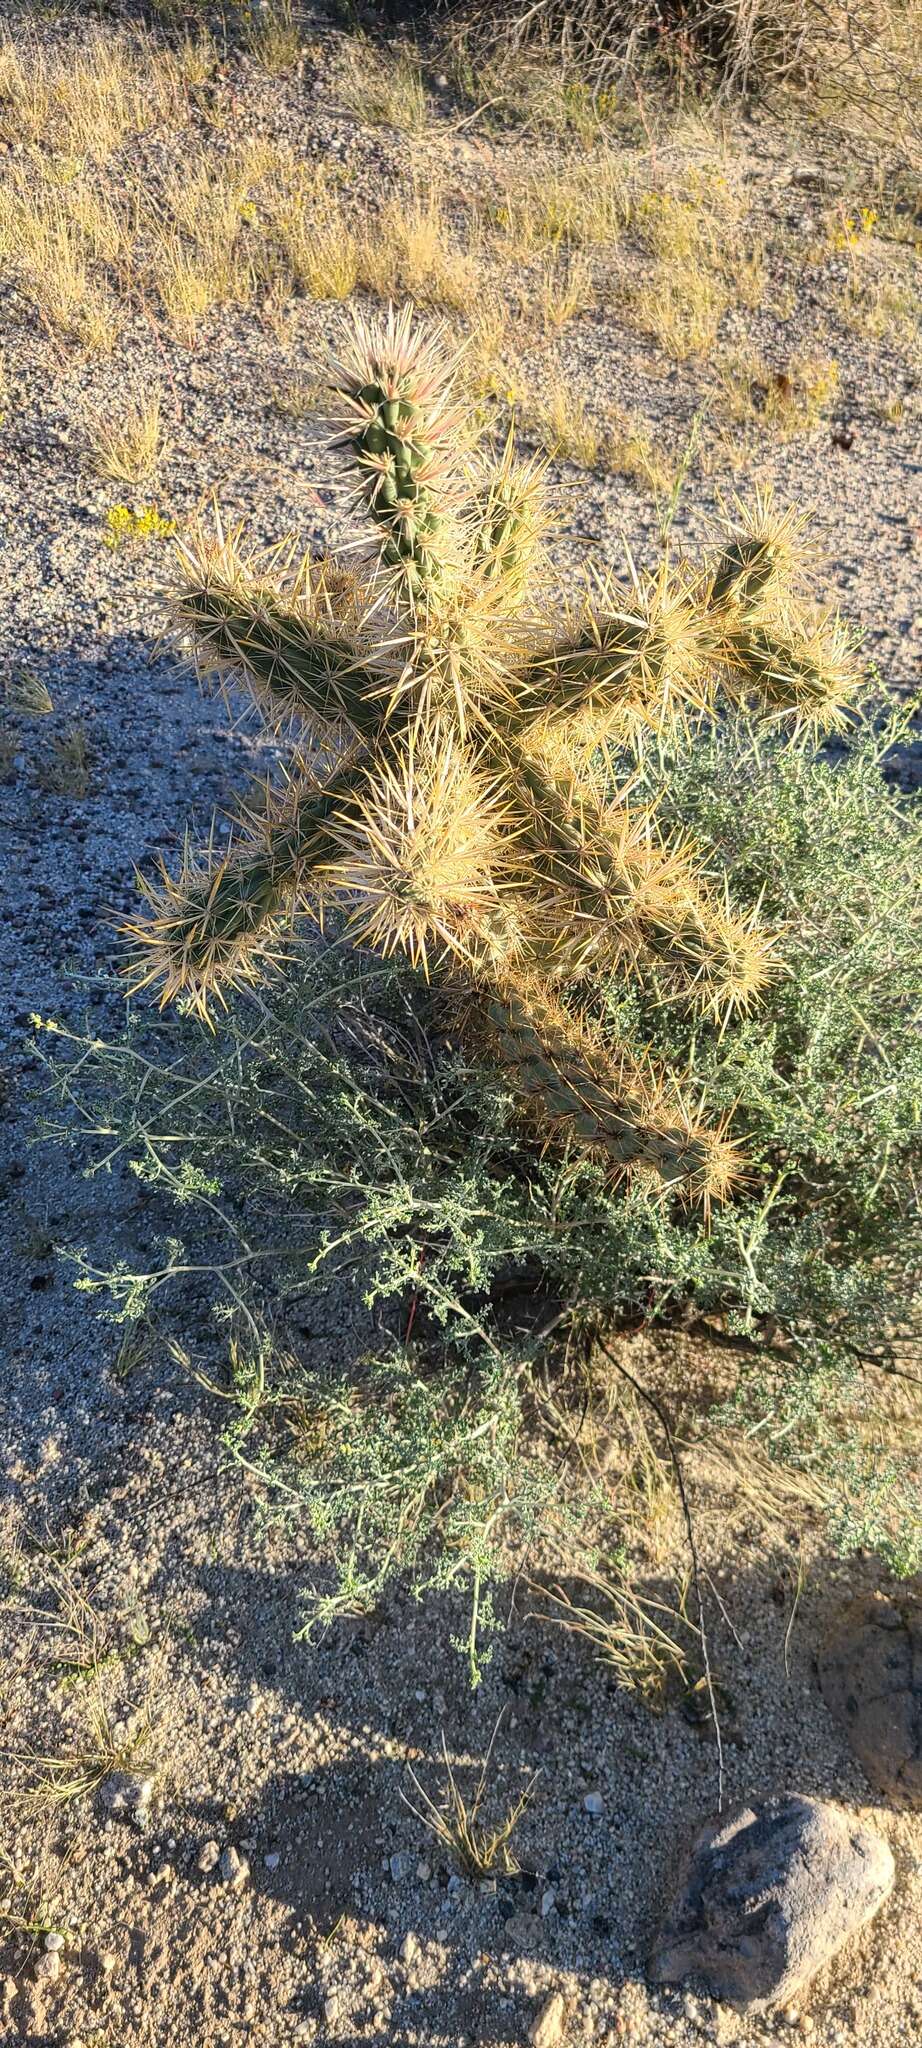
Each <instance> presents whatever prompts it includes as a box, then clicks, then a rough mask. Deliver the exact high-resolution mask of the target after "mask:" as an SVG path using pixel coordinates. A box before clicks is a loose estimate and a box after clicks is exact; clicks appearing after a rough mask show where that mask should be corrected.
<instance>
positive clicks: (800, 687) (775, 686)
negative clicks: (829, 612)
mask: <svg viewBox="0 0 922 2048" xmlns="http://www.w3.org/2000/svg"><path fill="white" fill-rule="evenodd" d="M724 651H725V658H726V663H727V681H728V684H729V685H730V687H731V688H734V689H735V690H736V692H737V693H742V694H744V695H745V694H746V693H747V692H751V693H752V694H753V695H754V696H756V697H757V698H758V699H759V701H760V703H761V705H762V706H763V708H764V709H765V710H766V711H768V712H774V713H776V714H777V715H778V716H779V717H787V716H789V715H790V714H791V713H794V714H795V715H796V717H797V718H798V719H799V720H800V721H802V722H803V723H804V724H809V725H814V726H817V727H819V728H821V729H822V728H826V729H829V728H833V727H836V726H839V725H841V724H842V722H843V719H844V717H845V714H846V712H847V709H848V706H849V703H850V702H851V699H852V698H853V696H854V694H855V690H856V687H857V683H858V671H857V667H856V663H855V659H854V653H853V649H852V645H851V641H850V639H849V635H848V633H847V632H846V631H845V629H844V627H843V626H842V624H841V622H840V621H839V620H838V619H833V620H827V621H826V622H825V626H824V627H821V628H817V630H816V631H815V632H814V633H812V634H811V635H809V636H804V637H803V638H800V639H795V638H789V637H788V636H787V635H786V634H782V633H773V632H771V631H770V630H769V629H768V628H767V627H765V626H750V627H748V628H745V629H741V630H739V631H737V632H733V633H729V634H728V635H727V639H726V642H725V649H724Z"/></svg>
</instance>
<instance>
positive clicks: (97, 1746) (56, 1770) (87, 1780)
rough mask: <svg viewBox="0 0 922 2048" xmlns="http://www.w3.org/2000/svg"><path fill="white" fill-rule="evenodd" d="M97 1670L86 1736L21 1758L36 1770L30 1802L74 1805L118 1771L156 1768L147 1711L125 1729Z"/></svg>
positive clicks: (138, 1771)
mask: <svg viewBox="0 0 922 2048" xmlns="http://www.w3.org/2000/svg"><path fill="white" fill-rule="evenodd" d="M93 1676H94V1683H93V1696H92V1698H91V1700H90V1702H89V1705H88V1707H87V1710H86V1714H85V1729H86V1733H85V1736H84V1738H83V1740H82V1741H80V1742H79V1743H78V1744H77V1745H76V1746H75V1747H74V1748H73V1749H71V1750H65V1751H64V1752H63V1753H62V1754H60V1755H55V1754H48V1755H42V1754H34V1753H33V1754H30V1755H28V1756H27V1757H25V1758H23V1759H22V1761H23V1762H24V1763H26V1764H27V1765H28V1767H29V1769H30V1771H31V1774H32V1784H31V1786H30V1789H29V1793H28V1795H27V1803H28V1804H29V1805H30V1806H33V1807H37V1808H39V1809H48V1808H49V1807H50V1808H54V1807H60V1806H69V1805H70V1804H71V1802H72V1801H73V1800H75V1799H87V1798H90V1797H92V1794H93V1793H94V1792H97V1791H98V1790H99V1787H100V1785H102V1784H103V1783H104V1782H105V1780H106V1778H109V1777H111V1776H112V1775H113V1774H114V1773H115V1772H117V1771H131V1772H137V1773H140V1772H148V1771H150V1769H151V1768H152V1763H151V1750H150V1721H149V1719H148V1717H147V1716H146V1715H142V1716H141V1717H140V1720H139V1721H137V1722H136V1724H135V1725H134V1726H133V1727H131V1726H129V1727H128V1728H126V1729H125V1731H124V1732H121V1731H120V1729H119V1728H118V1727H117V1725H116V1724H115V1723H114V1722H113V1720H112V1717H111V1715H110V1713H109V1711H108V1709H107V1707H106V1704H105V1701H104V1699H103V1696H102V1690H101V1686H100V1683H99V1673H98V1672H96V1673H95V1674H94V1675H93Z"/></svg>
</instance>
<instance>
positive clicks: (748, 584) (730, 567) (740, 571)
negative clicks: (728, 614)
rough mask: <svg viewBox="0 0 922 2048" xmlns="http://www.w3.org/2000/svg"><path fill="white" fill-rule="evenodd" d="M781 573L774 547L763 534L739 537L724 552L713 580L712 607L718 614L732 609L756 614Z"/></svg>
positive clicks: (711, 589) (733, 539) (747, 534)
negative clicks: (726, 608)
mask: <svg viewBox="0 0 922 2048" xmlns="http://www.w3.org/2000/svg"><path fill="white" fill-rule="evenodd" d="M777 573H778V564H777V562H776V559H775V554H774V551H773V549H772V546H771V543H770V541H769V540H767V539H766V538H765V537H764V536H763V535H762V534H758V533H740V534H736V535H734V537H733V538H732V539H731V540H730V541H728V543H727V546H726V547H725V548H724V549H723V550H722V552H721V555H720V557H719V560H718V562H717V566H716V568H715V570H714V574H713V577H712V580H711V588H710V593H709V597H710V603H711V604H712V605H713V606H714V608H715V609H716V610H720V609H723V608H724V607H725V606H726V607H733V608H734V609H738V610H739V611H741V612H743V613H748V612H752V611H754V610H755V609H756V608H757V607H758V606H759V604H760V603H761V602H762V601H763V600H764V598H765V596H766V594H767V592H768V590H769V588H770V586H771V584H772V583H773V581H774V579H775V577H776V575H777Z"/></svg>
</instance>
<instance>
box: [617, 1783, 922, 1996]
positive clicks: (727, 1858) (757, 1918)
mask: <svg viewBox="0 0 922 2048" xmlns="http://www.w3.org/2000/svg"><path fill="white" fill-rule="evenodd" d="M892 1883H893V1858H892V1856H891V1854H890V1851H889V1849H888V1848H887V1845H886V1842H883V1841H881V1838H880V1836H879V1835H876V1834H875V1833H874V1831H873V1829H871V1828H868V1827H864V1826H862V1825H860V1824H859V1823H858V1822H857V1821H854V1820H852V1819H851V1818H850V1816H849V1815H847V1814H843V1813H840V1812H839V1810H838V1809H837V1808H836V1807H834V1806H828V1805H826V1804H825V1803H824V1802H823V1801H822V1800H818V1799H805V1798H800V1797H799V1796H798V1795H797V1794H793V1793H792V1794H789V1795H785V1796H784V1797H783V1798H780V1799H765V1800H762V1801H760V1802H759V1804H758V1805H753V1806H738V1807H736V1808H735V1809H734V1811H733V1812H732V1813H728V1814H721V1815H720V1816H719V1817H718V1818H717V1819H716V1820H713V1821H709V1822H708V1824H707V1826H706V1827H705V1828H703V1829H702V1831H701V1833H700V1835H699V1836H698V1838H697V1840H696V1841H695V1843H694V1844H693V1846H692V1849H691V1852H690V1854H689V1856H688V1858H687V1861H686V1863H685V1866H684V1869H683V1871H682V1873H681V1877H680V1881H679V1888H678V1891H677V1894H676V1898H675V1901H674V1903H673V1906H672V1909H671V1911H670V1913H669V1915H668V1918H667V1920H666V1923H665V1925H664V1927H663V1929H662V1932H661V1934H660V1937H659V1941H658V1943H657V1946H656V1949H655V1951H654V1954H653V1957H652V1960H651V1965H650V1975H651V1977H652V1978H653V1980H654V1982H655V1983H659V1984H674V1983H677V1982H679V1981H681V1979H682V1978H683V1977H697V1978H700V1979H701V1981H702V1982H703V1983H704V1984H705V1985H706V1986H707V1989H708V1990H709V1992H710V1993H711V1996H712V1997H714V1998H720V1999H724V2000H726V2002H727V2004H729V2005H734V2006H736V2007H737V2009H738V2010H740V2011H747V2010H748V2011H752V2010H755V2011H760V2010H762V2009H764V2008H765V2007H766V2006H770V2005H784V2004H786V2003H787V2001H788V2000H789V1999H791V1998H793V1997H794V1995H795V1993H797V1992H799V1991H801V1990H802V1989H803V1987H804V1985H805V1984H808V1983H809V1981H810V1978H811V1977H814V1976H815V1975H816V1972H817V1970H820V1969H822V1967H823V1964H824V1963H828V1961H829V1959H830V1957H831V1956H834V1955H835V1954H836V1953H837V1951H838V1950H839V1949H840V1948H842V1946H843V1944H844V1943H845V1942H846V1941H848V1939H849V1937H850V1936H851V1935H853V1934H856V1933H857V1931H858V1929H859V1928H860V1927H864V1926H865V1925H866V1923H867V1921H868V1920H871V1919H872V1918H873V1916H874V1914H875V1913H876V1912H877V1910H878V1907H879V1906H881V1905H882V1903H883V1901H884V1899H885V1898H886V1896H887V1893H888V1892H889V1890H890V1887H891V1885H892Z"/></svg>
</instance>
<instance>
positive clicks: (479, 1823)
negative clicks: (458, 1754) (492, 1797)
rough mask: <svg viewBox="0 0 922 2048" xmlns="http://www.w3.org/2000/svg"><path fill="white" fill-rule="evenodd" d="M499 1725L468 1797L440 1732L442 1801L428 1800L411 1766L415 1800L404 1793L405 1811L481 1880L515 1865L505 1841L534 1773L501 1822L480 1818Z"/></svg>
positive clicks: (525, 1800) (508, 1874) (528, 1796)
mask: <svg viewBox="0 0 922 2048" xmlns="http://www.w3.org/2000/svg"><path fill="white" fill-rule="evenodd" d="M500 1718H501V1717H500ZM498 1727H499V1721H497V1723H496V1727H494V1730H493V1734H492V1735H491V1737H490V1743H489V1747H488V1749H487V1753H486V1756H485V1757H484V1760H483V1763H482V1765H481V1768H480V1773H479V1776H478V1778H477V1782H476V1784H475V1787H474V1791H473V1794H472V1796H471V1799H470V1801H468V1800H466V1799H465V1797H464V1794H463V1793H462V1791H461V1789H460V1787H459V1785H458V1781H457V1779H456V1777H455V1774H454V1770H453V1768H452V1765H451V1763H450V1762H449V1757H448V1750H447V1748H446V1745H445V1738H444V1736H443V1738H442V1756H443V1759H444V1763H445V1771H446V1787H445V1795H444V1798H443V1801H442V1803H441V1805H437V1804H436V1801H435V1800H434V1799H431V1798H430V1796H429V1793H428V1792H427V1791H426V1790H425V1789H424V1787H423V1786H422V1785H421V1784H420V1782H419V1779H418V1777H417V1775H416V1772H415V1771H413V1770H411V1771H410V1779H411V1782H412V1784H413V1787H414V1790H415V1791H416V1793H417V1796H418V1798H419V1802H420V1803H419V1805H418V1806H417V1805H415V1804H414V1803H413V1801H412V1800H410V1799H407V1798H406V1797H404V1804H405V1805H406V1806H408V1807H409V1809H410V1812H411V1813H412V1814H415V1816H416V1818H417V1820H421V1821H422V1822H423V1825H424V1826H425V1827H427V1828H428V1829H429V1830H430V1832H431V1833H432V1834H433V1835H435V1837H436V1840H437V1841H439V1842H441V1844H442V1847H443V1848H444V1849H446V1850H447V1851H448V1854H449V1856H450V1857H451V1858H452V1861H453V1862H454V1863H455V1864H456V1866H457V1868H458V1869H459V1870H460V1871H461V1872H463V1874H464V1876H465V1877H473V1878H484V1877H489V1876H490V1875H491V1873H495V1872H496V1871H500V1872H501V1873H502V1874H503V1875H504V1876H506V1877H512V1876H514V1875H515V1873H516V1872H517V1871H518V1869H519V1864H518V1862H517V1860H516V1858H515V1856H514V1854H513V1851H512V1848H511V1846H510V1845H511V1841H512V1836H513V1834H514V1832H515V1829H516V1827H517V1826H518V1823H519V1821H520V1820H521V1817H522V1814H523V1813H524V1812H525V1808H526V1807H527V1806H528V1804H529V1802H530V1801H531V1799H532V1798H533V1796H534V1791H535V1786H536V1785H537V1782H538V1776H539V1773H538V1772H537V1771H536V1772H535V1773H534V1776H533V1777H531V1778H530V1779H529V1781H528V1783H527V1785H526V1787H525V1790H524V1792H522V1793H520V1795H519V1797H518V1799H516V1800H515V1801H514V1802H513V1804H512V1805H511V1806H509V1807H507V1809H506V1811H505V1813H504V1814H503V1815H502V1817H501V1819H500V1820H498V1821H497V1822H495V1823H491V1822H486V1821H484V1820H483V1818H482V1811H483V1806H484V1801H485V1798H486V1793H487V1779H488V1776H489V1769H490V1759H491V1756H492V1754H493V1744H494V1742H495V1741H496V1733H497V1729H498Z"/></svg>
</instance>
